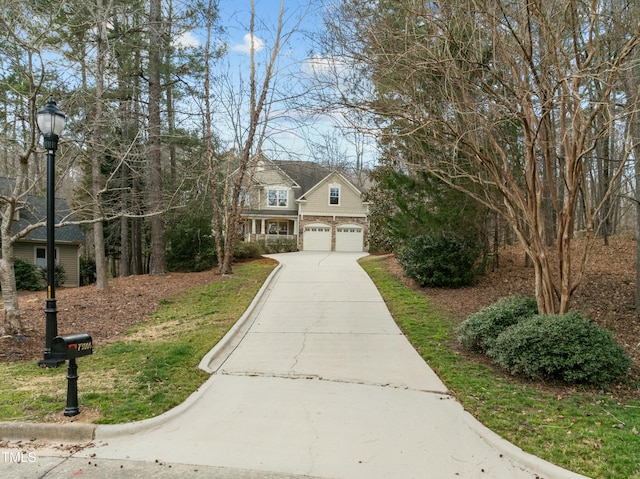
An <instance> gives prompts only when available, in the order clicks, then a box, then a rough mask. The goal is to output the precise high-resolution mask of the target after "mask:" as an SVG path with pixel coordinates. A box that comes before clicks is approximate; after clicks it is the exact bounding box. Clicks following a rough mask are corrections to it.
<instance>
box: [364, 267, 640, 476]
mask: <svg viewBox="0 0 640 479" xmlns="http://www.w3.org/2000/svg"><path fill="white" fill-rule="evenodd" d="M361 265H362V267H363V268H364V269H365V271H367V273H368V274H369V276H370V277H371V279H372V280H373V281H374V283H375V284H376V286H377V287H378V289H379V291H380V293H381V294H382V296H383V298H384V300H385V302H386V303H387V306H388V307H389V310H390V311H391V314H392V315H393V317H394V319H395V320H396V322H397V323H398V326H399V327H400V328H401V329H402V331H403V332H404V334H405V335H406V336H407V338H408V339H409V341H410V342H411V343H412V344H413V346H414V347H415V349H416V350H417V351H418V353H419V354H420V355H421V356H422V357H423V358H424V359H425V361H426V362H427V363H428V364H429V365H430V366H431V367H432V368H433V369H434V371H435V372H436V373H437V374H438V376H439V377H440V378H441V379H442V381H443V382H444V383H445V384H446V385H447V387H448V388H449V389H450V390H451V392H452V393H453V394H454V395H455V396H456V397H457V399H458V400H459V401H460V402H461V403H462V405H463V406H464V408H465V409H466V410H467V411H469V412H470V413H471V414H473V415H474V416H475V417H476V418H478V419H479V420H480V421H481V422H482V423H484V424H485V425H486V426H487V427H489V428H490V429H492V430H493V431H495V432H496V433H498V434H500V435H501V436H502V437H504V438H505V439H507V440H509V441H511V442H513V443H514V444H516V445H517V446H519V447H521V448H522V449H524V450H525V451H527V452H530V453H531V454H534V455H536V456H539V457H542V458H544V459H546V460H548V461H550V462H553V463H555V464H558V465H560V466H562V467H565V468H567V469H570V470H572V471H575V472H578V473H580V474H583V475H585V476H588V477H593V478H603V479H605V478H606V479H620V478H625V479H640V436H639V435H638V431H639V430H640V401H630V402H626V403H621V402H618V401H616V400H615V399H614V398H613V396H611V395H607V394H606V393H604V392H603V393H601V394H596V393H593V392H592V391H578V390H575V391H573V390H570V391H567V392H565V393H563V394H562V395H561V394H559V393H555V394H552V393H550V392H544V391H543V388H540V387H536V385H535V384H533V383H526V382H524V381H518V380H515V379H512V378H509V377H506V376H505V375H503V374H500V373H499V372H496V371H494V370H493V369H491V368H489V367H487V366H485V365H483V364H479V363H475V362H473V361H471V360H469V359H467V358H466V357H465V356H463V355H462V354H459V353H457V352H456V347H455V346H456V345H455V341H456V328H457V325H458V323H457V322H455V321H454V320H452V319H450V316H449V315H448V314H447V313H446V311H441V310H438V308H436V307H435V306H434V305H432V304H431V302H430V300H429V298H428V297H427V296H425V295H424V294H423V293H421V292H419V291H414V290H412V289H410V288H407V287H405V286H404V285H402V284H401V283H400V282H399V281H397V279H396V278H395V277H394V276H393V275H392V274H391V273H390V272H389V271H388V270H387V268H386V266H385V262H384V260H383V259H382V258H380V257H367V258H365V259H363V260H361ZM547 389H549V388H547ZM639 397H640V391H639Z"/></svg>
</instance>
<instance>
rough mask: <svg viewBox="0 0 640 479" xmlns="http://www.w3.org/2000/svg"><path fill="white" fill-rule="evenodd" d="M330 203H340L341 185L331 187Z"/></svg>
mask: <svg viewBox="0 0 640 479" xmlns="http://www.w3.org/2000/svg"><path fill="white" fill-rule="evenodd" d="M329 204H330V205H339V204H340V187H339V186H331V187H329Z"/></svg>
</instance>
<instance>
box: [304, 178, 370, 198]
mask: <svg viewBox="0 0 640 479" xmlns="http://www.w3.org/2000/svg"><path fill="white" fill-rule="evenodd" d="M334 176H338V177H340V179H341V180H342V181H343V182H344V183H346V185H347V186H348V187H349V188H351V189H352V190H353V191H354V192H355V193H356V194H358V195H361V194H362V191H360V189H359V188H358V187H356V186H355V185H354V184H353V183H351V182H350V181H349V180H348V179H347V178H346V177H345V176H344V175H343V174H342V173H338V172H337V171H332V172H330V173H329V174H328V175H326V176H325V177H324V178H322V179H321V180H320V181H318V182H317V183H316V184H315V185H313V187H312V188H310V189H309V190H308V191H307V192H306V193H305V194H304V195H302V196H300V197H299V198H298V201H305V200H306V198H305V196H307V194H311V193H313V192H314V191H315V190H317V189H318V188H320V186H321V185H322V184H323V183H326V182H327V181H329V179H330V178H331V177H334Z"/></svg>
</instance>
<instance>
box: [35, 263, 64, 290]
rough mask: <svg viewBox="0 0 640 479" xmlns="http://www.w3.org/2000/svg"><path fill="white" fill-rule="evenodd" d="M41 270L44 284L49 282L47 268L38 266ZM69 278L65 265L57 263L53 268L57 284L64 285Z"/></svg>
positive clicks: (54, 281) (54, 279)
mask: <svg viewBox="0 0 640 479" xmlns="http://www.w3.org/2000/svg"><path fill="white" fill-rule="evenodd" d="M38 269H39V271H40V279H41V281H42V283H43V284H45V285H46V284H47V280H48V278H47V268H38ZM66 280H67V272H66V271H65V270H64V266H62V265H61V264H57V265H56V267H55V268H54V270H53V283H54V285H55V286H62V285H63V284H64V283H65V281H66Z"/></svg>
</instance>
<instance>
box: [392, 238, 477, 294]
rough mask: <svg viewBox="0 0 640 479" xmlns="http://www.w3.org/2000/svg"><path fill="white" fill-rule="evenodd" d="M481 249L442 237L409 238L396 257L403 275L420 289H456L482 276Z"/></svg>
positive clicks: (473, 244)
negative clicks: (412, 280) (426, 287)
mask: <svg viewBox="0 0 640 479" xmlns="http://www.w3.org/2000/svg"><path fill="white" fill-rule="evenodd" d="M482 250H483V248H482V246H481V245H479V244H478V243H476V242H474V241H472V240H469V239H457V238H450V237H447V236H444V235H422V236H416V237H414V238H411V239H410V240H409V241H408V242H407V244H406V246H405V247H404V248H403V249H402V251H401V252H400V254H399V255H398V261H399V263H400V265H401V266H402V268H403V270H404V272H405V274H406V275H407V276H408V277H409V278H412V279H414V280H415V281H416V282H417V283H418V284H419V285H420V286H422V287H425V286H429V287H451V288H459V287H461V286H466V285H469V284H473V283H474V281H475V280H476V278H477V277H478V276H479V275H480V274H482V272H483V265H482V263H481V262H480V263H479V259H480V256H481V253H482Z"/></svg>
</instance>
